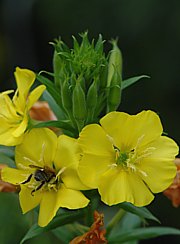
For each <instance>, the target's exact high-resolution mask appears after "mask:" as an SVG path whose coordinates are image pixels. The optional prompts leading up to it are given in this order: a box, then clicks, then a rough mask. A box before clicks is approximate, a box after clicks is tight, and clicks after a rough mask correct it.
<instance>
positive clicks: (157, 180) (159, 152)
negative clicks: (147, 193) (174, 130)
mask: <svg viewBox="0 0 180 244" xmlns="http://www.w3.org/2000/svg"><path fill="white" fill-rule="evenodd" d="M148 146H149V148H153V149H152V153H151V154H150V155H149V156H148V157H146V158H144V159H143V160H142V161H141V162H140V163H139V165H138V169H139V170H140V171H143V172H145V174H141V177H142V179H143V180H144V181H145V182H146V184H147V185H148V186H149V188H150V189H151V191H152V192H154V193H158V192H161V191H163V190H165V189H166V188H168V187H169V185H170V184H171V183H172V181H173V179H174V177H175V175H176V166H175V163H174V159H175V156H176V155H177V154H178V146H177V144H176V143H175V142H174V141H173V140H172V139H170V138H168V137H166V136H161V137H160V138H159V139H158V140H156V141H154V142H153V143H151V144H149V145H148Z"/></svg>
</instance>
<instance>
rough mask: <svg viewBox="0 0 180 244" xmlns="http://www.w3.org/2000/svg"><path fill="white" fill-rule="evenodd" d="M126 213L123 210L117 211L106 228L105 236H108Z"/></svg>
mask: <svg viewBox="0 0 180 244" xmlns="http://www.w3.org/2000/svg"><path fill="white" fill-rule="evenodd" d="M125 213H126V211H125V210H124V209H122V208H121V209H119V211H118V212H117V213H116V214H115V215H114V217H113V218H112V219H111V221H110V222H109V224H108V226H107V228H106V235H109V234H110V232H111V231H112V229H113V228H114V226H115V225H116V224H117V223H118V222H119V221H120V220H121V219H122V218H123V216H124V214H125Z"/></svg>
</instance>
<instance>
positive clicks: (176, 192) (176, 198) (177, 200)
mask: <svg viewBox="0 0 180 244" xmlns="http://www.w3.org/2000/svg"><path fill="white" fill-rule="evenodd" d="M175 164H176V166H177V174H176V177H175V178H174V181H173V183H172V184H171V185H170V187H169V188H168V189H167V190H165V191H164V192H163V194H164V195H165V196H166V197H168V198H169V199H170V200H171V201H172V205H173V206H174V207H176V208H177V207H179V206H180V158H176V159H175Z"/></svg>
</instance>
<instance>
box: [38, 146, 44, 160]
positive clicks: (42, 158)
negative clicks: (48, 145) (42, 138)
mask: <svg viewBox="0 0 180 244" xmlns="http://www.w3.org/2000/svg"><path fill="white" fill-rule="evenodd" d="M44 151H45V142H43V144H42V150H41V154H40V159H39V160H38V162H40V163H41V162H44Z"/></svg>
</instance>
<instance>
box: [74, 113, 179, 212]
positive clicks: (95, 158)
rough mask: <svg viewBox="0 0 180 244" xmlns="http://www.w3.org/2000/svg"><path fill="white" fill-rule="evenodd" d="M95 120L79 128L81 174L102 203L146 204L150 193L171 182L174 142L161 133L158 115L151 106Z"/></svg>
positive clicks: (173, 174)
mask: <svg viewBox="0 0 180 244" xmlns="http://www.w3.org/2000/svg"><path fill="white" fill-rule="evenodd" d="M100 124H101V126H100V125H98V124H91V125H87V126H86V127H85V128H84V129H83V130H82V132H81V133H80V137H79V139H78V141H79V145H80V146H81V148H82V150H83V156H82V159H81V160H80V163H79V168H78V171H79V176H80V178H81V180H82V181H83V182H84V184H86V185H87V186H89V187H91V188H97V189H98V191H99V193H100V195H101V199H102V201H103V202H104V203H106V204H108V205H113V204H118V203H121V202H125V201H126V202H130V203H132V204H134V205H135V206H139V207H140V206H145V205H147V204H149V203H150V202H151V201H152V200H153V198H154V196H153V194H152V193H158V192H161V191H163V190H164V189H166V188H167V187H168V186H169V185H170V184H171V183H172V181H173V178H174V176H175V174H176V166H175V164H174V158H175V155H177V154H178V146H177V145H176V143H175V142H174V141H173V140H172V139H170V138H168V137H166V136H162V132H163V128H162V125H161V122H160V119H159V117H158V115H157V114H156V113H154V112H152V111H142V112H141V113H138V114H137V115H129V114H126V113H123V112H111V113H109V114H107V115H106V116H104V117H103V118H102V119H101V120H100Z"/></svg>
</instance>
